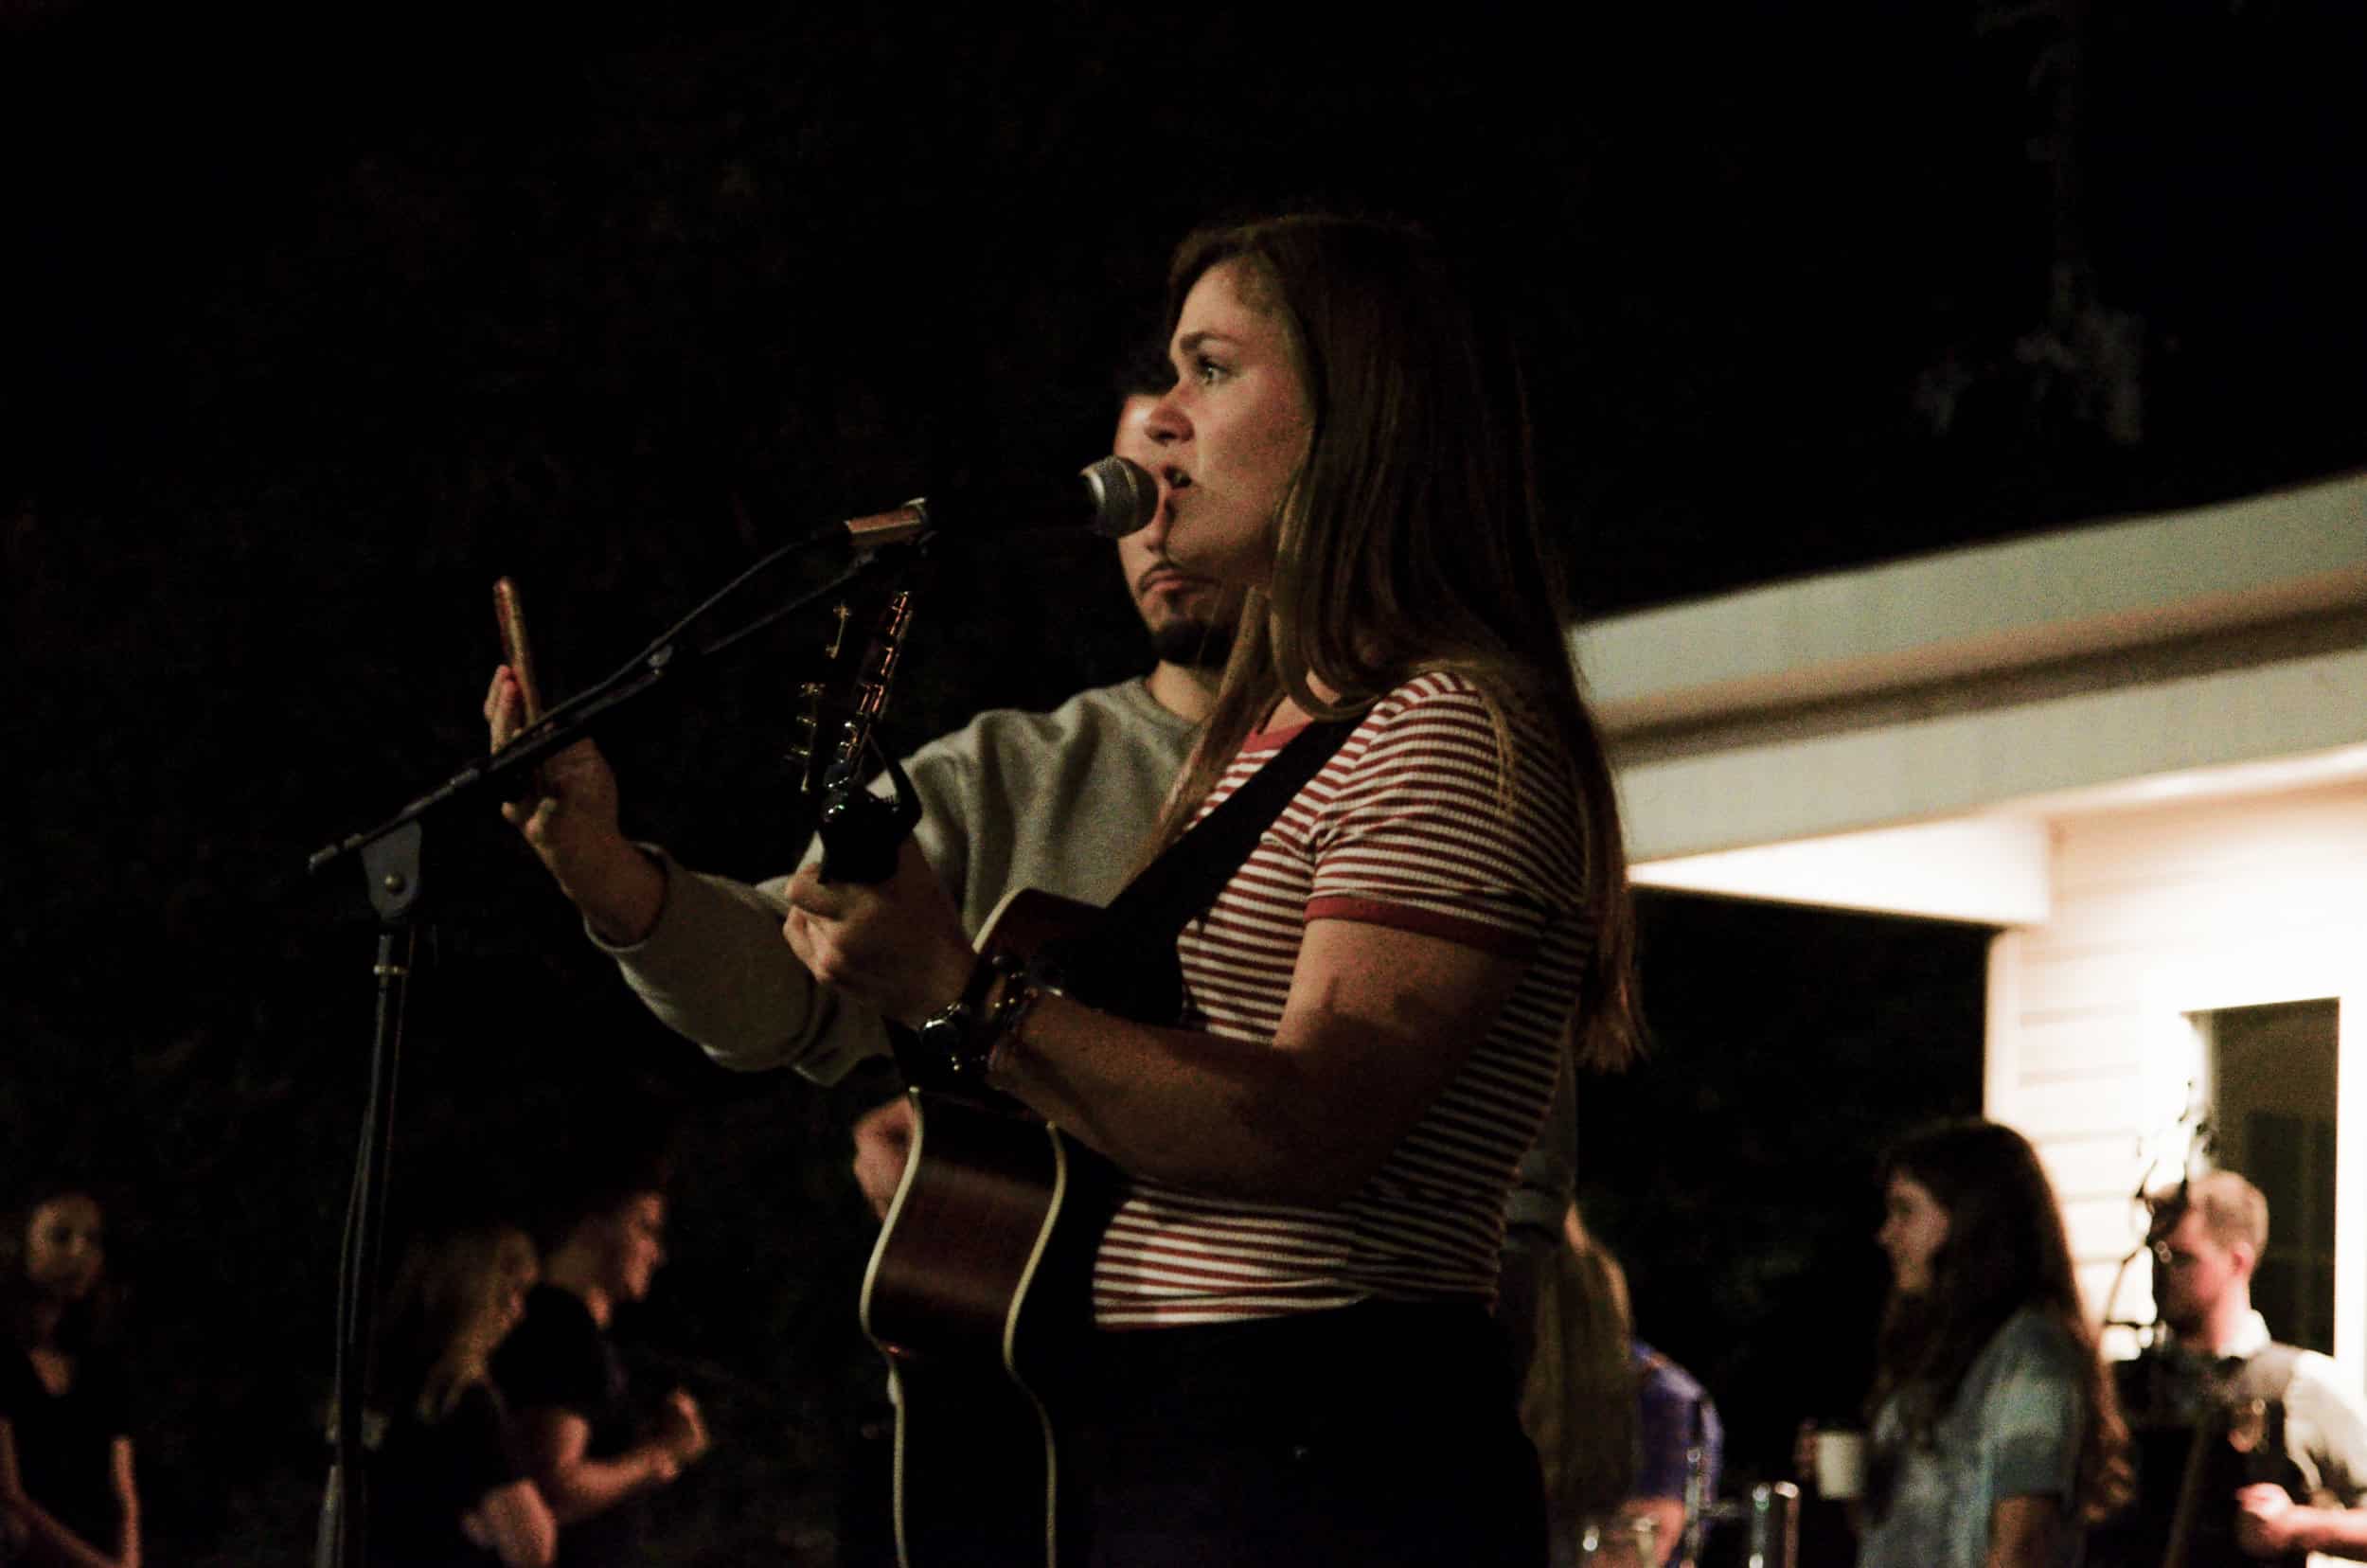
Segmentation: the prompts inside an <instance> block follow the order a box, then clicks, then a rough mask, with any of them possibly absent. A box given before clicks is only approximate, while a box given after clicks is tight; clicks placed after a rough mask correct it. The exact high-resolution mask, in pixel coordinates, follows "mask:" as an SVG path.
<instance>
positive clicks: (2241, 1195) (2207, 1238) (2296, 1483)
mask: <svg viewBox="0 0 2367 1568" xmlns="http://www.w3.org/2000/svg"><path fill="white" fill-rule="evenodd" d="M2147 1202H2148V1203H2150V1204H2151V1206H2152V1208H2153V1211H2154V1221H2153V1225H2152V1230H2151V1242H2152V1253H2153V1264H2154V1301H2155V1306H2156V1310H2158V1312H2159V1313H2160V1316H2161V1320H2162V1326H2163V1327H2166V1328H2167V1329H2168V1330H2169V1335H2170V1338H2169V1341H2168V1343H2167V1345H2160V1346H2156V1347H2154V1348H2153V1349H2151V1350H2148V1351H2147V1352H2146V1353H2145V1355H2143V1356H2140V1357H2138V1358H2137V1359H2136V1360H2135V1361H2133V1362H2124V1363H2121V1364H2120V1365H2119V1367H2118V1368H2117V1369H2116V1374H2117V1376H2118V1379H2119V1382H2120V1393H2121V1403H2122V1407H2123V1409H2124V1411H2125V1412H2126V1413H2127V1416H2128V1418H2129V1424H2130V1427H2131V1429H2132V1433H2133V1434H2134V1435H2135V1436H2136V1438H2137V1452H2138V1461H2139V1473H2138V1478H2137V1481H2138V1494H2137V1499H2136V1501H2135V1502H2134V1503H2132V1504H2131V1505H2130V1506H2129V1508H2128V1509H2127V1512H2126V1513H2125V1514H2124V1515H2123V1516H2122V1517H2121V1518H2120V1519H2117V1520H2115V1521H2112V1522H2111V1523H2109V1524H2108V1525H2106V1526H2105V1527H2104V1528H2103V1529H2102V1530H2100V1531H2099V1532H2098V1533H2097V1535H2096V1537H2095V1539H2094V1541H2092V1542H2091V1551H2090V1555H2089V1562H2090V1565H2091V1568H2118V1565H2122V1564H2127V1565H2131V1568H2133V1565H2135V1564H2138V1563H2143V1564H2145V1565H2146V1568H2158V1565H2159V1564H2161V1563H2162V1562H2164V1561H2167V1560H2172V1558H2171V1556H2170V1554H2172V1553H2173V1552H2175V1553H2176V1554H2177V1556H2176V1559H2175V1560H2178V1561H2180V1562H2182V1564H2183V1565H2184V1568H2219V1565H2221V1564H2235V1563H2250V1562H2256V1561H2277V1562H2290V1563H2295V1564H2298V1563H2300V1562H2302V1561H2303V1560H2304V1559H2305V1558H2306V1557H2307V1556H2308V1555H2309V1554H2310V1553H2312V1552H2327V1553H2333V1554H2336V1555H2338V1556H2342V1557H2353V1558H2367V1508H2362V1507H2361V1505H2362V1504H2363V1503H2367V1417H2362V1414H2361V1412H2360V1409H2359V1406H2358V1400H2357V1399H2355V1398H2354V1397H2353V1396H2352V1394H2351V1393H2350V1392H2349V1390H2348V1388H2347V1387H2346V1385H2345V1381H2344V1379H2343V1377H2342V1374H2341V1373H2340V1370H2339V1369H2338V1368H2337V1367H2336V1365H2335V1363H2333V1362H2332V1361H2331V1360H2330V1359H2328V1358H2327V1357H2325V1356H2323V1355H2321V1354H2319V1353H2318V1352H2317V1351H2314V1350H2305V1349H2302V1348H2301V1347H2299V1346H2298V1345H2284V1344H2279V1343H2277V1342H2276V1341H2274V1340H2273V1339H2271V1338H2270V1337H2269V1326H2268V1323H2267V1321H2266V1320H2265V1319H2264V1318H2263V1317H2262V1316H2261V1315H2260V1313H2259V1312H2258V1311H2256V1310H2253V1308H2252V1304H2251V1281H2252V1275H2253V1273H2254V1272H2255V1271H2256V1270H2257V1269H2258V1268H2259V1265H2260V1258H2261V1255H2262V1254H2263V1253H2264V1252H2265V1251H2266V1250H2267V1248H2268V1244H2269V1203H2268V1200H2267V1199H2266V1198H2264V1197H2263V1196H2262V1195H2261V1192H2260V1189H2259V1188H2258V1187H2256V1186H2254V1185H2251V1183H2250V1182H2248V1181H2246V1180H2245V1179H2244V1178H2243V1177H2241V1176H2239V1175H2237V1174H2236V1173H2235V1172H2234V1171H2232V1170H2217V1171H2212V1172H2210V1173H2209V1174H2207V1175H2203V1176H2199V1177H2197V1178H2195V1179H2194V1180H2193V1181H2192V1182H2190V1183H2187V1184H2185V1185H2183V1186H2180V1187H2173V1188H2168V1189H2165V1190H2163V1191H2161V1192H2157V1193H2154V1194H2153V1195H2151V1197H2150V1198H2149V1199H2148V1200H2147Z"/></svg>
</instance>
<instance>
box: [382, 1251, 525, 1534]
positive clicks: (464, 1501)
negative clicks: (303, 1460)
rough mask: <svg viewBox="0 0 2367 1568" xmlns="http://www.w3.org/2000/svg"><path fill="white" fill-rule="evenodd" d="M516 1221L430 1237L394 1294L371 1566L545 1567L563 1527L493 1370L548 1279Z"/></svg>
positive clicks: (385, 1353)
mask: <svg viewBox="0 0 2367 1568" xmlns="http://www.w3.org/2000/svg"><path fill="white" fill-rule="evenodd" d="M537 1272H538V1271H537V1267H536V1261H535V1256H534V1243H533V1242H532V1241H531V1240H529V1239H527V1238H526V1235H525V1232H524V1231H521V1230H518V1229H516V1228H514V1227H511V1226H507V1225H470V1226H462V1227H457V1228H453V1229H447V1230H438V1231H435V1232H432V1233H429V1234H427V1235H424V1236H422V1237H421V1238H418V1239H417V1240H415V1241H413V1242H412V1244H411V1245H410V1246H409V1248H408V1249H406V1251H405V1253H404V1256H403V1260H402V1264H401V1267H400V1269H399V1270H398V1271H397V1273H396V1275H395V1283H394V1286H393V1288H392V1289H391V1290H389V1291H388V1292H387V1299H386V1308H385V1317H384V1327H383V1333H382V1339H381V1344H382V1346H383V1348H382V1349H381V1351H380V1354H379V1363H378V1387H379V1390H380V1398H379V1400H378V1401H377V1402H378V1403H379V1404H380V1406H381V1408H383V1410H384V1411H385V1412H386V1416H387V1428H386V1434H385V1436H384V1438H383V1441H382V1442H381V1443H380V1444H379V1445H378V1452H377V1453H376V1454H375V1455H374V1457H373V1460H372V1463H371V1466H370V1486H369V1493H368V1497H369V1510H368V1529H369V1561H370V1563H371V1568H463V1565H466V1568H480V1565H489V1564H493V1563H499V1564H501V1565H502V1568H543V1565H545V1564H548V1563H549V1562H550V1561H551V1560H552V1558H553V1555H554V1554H555V1553H556V1551H557V1550H558V1541H559V1527H558V1525H557V1524H556V1523H554V1522H553V1520H552V1518H551V1510H550V1508H549V1507H548V1506H545V1504H544V1503H543V1496H542V1493H541V1492H540V1491H538V1490H537V1489H536V1488H535V1485H534V1483H533V1482H532V1481H531V1480H528V1479H526V1478H525V1476H523V1475H522V1474H521V1473H520V1471H519V1470H518V1467H517V1466H516V1464H515V1463H513V1462H512V1460H511V1458H510V1447H509V1443H508V1434H507V1422H506V1419H505V1417H504V1413H503V1410H502V1403H501V1396H500V1395H499V1394H498V1393H497V1392H496V1391H495V1389H494V1387H493V1383H492V1381H491V1380H490V1378H489V1375H488V1373H487V1363H489V1361H490V1360H491V1357H492V1354H493V1351H494V1348H495V1347H496V1346H498V1345H500V1344H501V1342H502V1340H503V1339H504V1338H506V1337H507V1335H508V1333H509V1330H510V1329H511V1328H513V1327H517V1324H518V1320H519V1318H520V1317H521V1316H522V1315H523V1314H524V1312H525V1294H526V1292H527V1291H528V1290H529V1289H531V1288H532V1286H533V1284H534V1280H535V1276H536V1274H537Z"/></svg>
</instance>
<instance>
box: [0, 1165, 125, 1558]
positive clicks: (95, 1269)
mask: <svg viewBox="0 0 2367 1568" xmlns="http://www.w3.org/2000/svg"><path fill="white" fill-rule="evenodd" d="M6 1245H7V1256H0V1269H5V1277H4V1278H0V1291H5V1293H6V1300H5V1303H0V1310H5V1313H6V1324H7V1327H8V1332H9V1342H8V1345H7V1347H6V1349H5V1351H0V1358H4V1359H5V1363H4V1364H0V1560H9V1561H23V1562H27V1563H38V1564H43V1565H44V1568H47V1565H63V1568H139V1562H140V1506H139V1490H138V1488H137V1486H136V1485H135V1484H134V1482H133V1465H132V1427H131V1403H132V1394H131V1380H130V1378H129V1376H128V1374H127V1373H126V1371H125V1368H124V1364H123V1362H122V1360H121V1358H120V1357H119V1356H118V1355H117V1354H116V1351H115V1349H114V1347H113V1346H112V1345H111V1344H110V1343H109V1339H108V1335H107V1332H106V1330H107V1328H108V1327H109V1322H108V1320H109V1318H110V1317H111V1315H112V1314H111V1313H110V1311H109V1310H108V1309H109V1308H110V1306H111V1305H112V1299H111V1292H109V1290H108V1281H107V1234H106V1216H105V1214H104V1213H103V1212H102V1211H101V1209H100V1207H99V1204H98V1200H97V1199H96V1198H94V1197H92V1196H91V1195H90V1194H89V1193H87V1192H85V1191H82V1190H80V1189H79V1188H73V1187H54V1188H51V1189H49V1190H47V1191H44V1192H42V1193H39V1194H37V1195H36V1196H35V1198H34V1200H33V1202H32V1203H30V1204H29V1205H28V1206H27V1208H26V1210H25V1217H24V1221H23V1223H22V1224H21V1225H17V1226H11V1227H10V1228H9V1233H8V1236H7V1241H6Z"/></svg>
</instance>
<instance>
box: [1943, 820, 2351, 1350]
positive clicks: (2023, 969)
mask: <svg viewBox="0 0 2367 1568" xmlns="http://www.w3.org/2000/svg"><path fill="white" fill-rule="evenodd" d="M2053 831H2054V852H2053V881H2054V906H2053V915H2052V917H2051V918H2050V919H2049V920H2048V921H2047V923H2046V924H2044V925H2041V926H2033V927H2027V928H2024V929H2022V930H2019V931H2013V932H2009V933H2006V934H2005V935H2002V936H2000V937H1999V938H1998V940H1997V942H1996V944H1995V945H1994V947H1993V948H1992V950H1991V953H1990V986H1989V1025H1988V1026H1989V1054H1988V1069H1987V1095H1988V1111H1989V1114H1990V1115H1992V1116H1994V1117H1995V1118H1997V1119H1998V1120H2000V1121H2004V1122H2008V1123H2011V1124H2012V1125H2014V1126H2015V1127H2018V1128H2020V1130H2021V1131H2024V1132H2025V1133H2027V1134H2028V1135H2029V1136H2030V1137H2031V1138H2032V1140H2033V1141H2034V1142H2035V1143H2036V1144H2037V1145H2038V1150H2039V1153H2040V1155H2041V1157H2042V1158H2044V1160H2045V1161H2046V1164H2047V1167H2048V1170H2049V1173H2050V1174H2051V1175H2052V1176H2053V1177H2054V1179H2055V1181H2056V1185H2057V1188H2058V1190H2059V1192H2060V1194H2061V1197H2062V1199H2063V1203H2064V1209H2065V1214H2066V1217H2067V1220H2068V1221H2069V1225H2070V1230H2071V1240H2072V1250H2073V1255H2074V1256H2075V1258H2076V1260H2077V1261H2078V1263H2079V1266H2080V1279H2081V1283H2082V1285H2083V1287H2084V1288H2085V1289H2086V1290H2088V1291H2089V1292H2090V1298H2089V1303H2088V1305H2089V1309H2090V1310H2091V1312H2095V1313H2098V1314H2101V1313H2102V1312H2103V1311H2104V1310H2105V1308H2106V1306H2107V1303H2106V1302H2105V1300H2104V1299H2103V1297H2104V1292H2106V1291H2107V1290H2108V1289H2109V1283H2110V1281H2111V1279H2112V1278H2113V1276H2114V1274H2115V1273H2116V1271H2117V1270H2118V1267H2119V1264H2120V1262H2121V1260H2122V1258H2123V1257H2125V1256H2127V1254H2128V1253H2129V1251H2130V1250H2131V1249H2132V1248H2134V1247H2135V1246H2136V1245H2137V1243H2138V1242H2139V1241H2140V1240H2141V1239H2142V1228H2141V1219H2140V1211H2139V1210H2138V1209H2137V1207H2136V1206H2135V1204H2134V1203H2132V1202H2131V1199H2132V1198H2133V1196H2134V1194H2135V1192H2136V1189H2137V1186H2138V1185H2139V1183H2140V1181H2141V1179H2143V1177H2144V1176H2145V1169H2146V1166H2147V1164H2148V1162H2149V1160H2150V1159H2151V1158H2152V1156H2153V1155H2154V1154H2156V1153H2158V1152H2160V1151H2161V1148H2160V1146H2159V1143H2158V1140H2159V1139H2160V1138H2161V1135H2162V1134H2163V1133H2165V1132H2167V1131H2169V1130H2170V1129H2171V1125H2172V1124H2173V1123H2174V1122H2175V1121H2176V1119H2177V1117H2178V1115H2179V1114H2180V1111H2181V1110H2182V1109H2183V1108H2184V1105H2185V1100H2186V1086H2187V1082H2188V1079H2189V1078H2190V1076H2191V1074H2192V1071H2193V1058H2194V1056H2195V1051H2196V1047H2195V1045H2194V1043H2193V1037H2192V1031H2191V1030H2190V1029H2189V1028H2188V1027H2187V1025H2186V1024H2185V1018H2186V1015H2187V1014H2189V1013H2194V1012H2199V1011H2204V1010H2208V1009H2214V1008H2220V1007H2248V1006H2252V1005H2256V1004H2260V1003H2268V1002H2287V1001H2298V1000H2303V999H2305V998H2310V997H2323V996H2332V997H2336V998H2339V999H2340V1001H2341V1004H2342V1010H2341V1041H2340V1053H2341V1054H2340V1096H2339V1097H2340V1102H2341V1106H2340V1117H2339V1126H2340V1156H2339V1157H2340V1170H2339V1172H2338V1183H2337V1185H2338V1190H2339V1192H2340V1205H2341V1206H2340V1210H2339V1212H2338V1217H2337V1229H2338V1247H2337V1256H2336V1318H2337V1325H2338V1327H2337V1341H2336V1350H2337V1354H2338V1356H2340V1359H2342V1360H2343V1361H2344V1362H2345V1363H2347V1364H2349V1365H2350V1366H2351V1367H2352V1368H2353V1369H2354V1376H2356V1375H2357V1369H2358V1367H2359V1366H2361V1365H2362V1364H2367V785H2360V784H2356V783H2354V784H2348V785H2344V786H2340V787H2336V788H2322V789H2318V790H2314V791H2304V792H2295V793H2286V794H2272V795H2260V796H2252V797H2249V798H2242V799H2228V800H2216V801H2210V802H2198V803H2192V804H2181V805H2157V806H2150V807H2142V808H2127V809H2122V810H2116V811H2109V812H2097V813H2094V814H2089V815H2071V816H2064V817H2059V818H2057V819H2056V821H2055V823H2054V829H2053ZM2171 1152H2172V1157H2173V1158H2175V1157H2176V1153H2177V1150H2176V1149H2172V1151H2171ZM2110 1309H2111V1315H2112V1316H2113V1317H2115V1318H2120V1319H2144V1318H2147V1317H2149V1316H2150V1315H2151V1310H2152V1304H2151V1302H2150V1300H2149V1297H2148V1279H2147V1276H2146V1272H2145V1270H2144V1269H2143V1268H2136V1269H2132V1270H2130V1271H2129V1273H2128V1275H2127V1280H2126V1282H2125V1283H2124V1284H2123V1286H2122V1288H2121V1291H2120V1297H2119V1299H2118V1300H2116V1301H2113V1302H2111V1303H2110Z"/></svg>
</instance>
